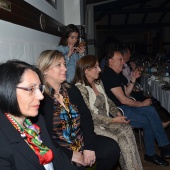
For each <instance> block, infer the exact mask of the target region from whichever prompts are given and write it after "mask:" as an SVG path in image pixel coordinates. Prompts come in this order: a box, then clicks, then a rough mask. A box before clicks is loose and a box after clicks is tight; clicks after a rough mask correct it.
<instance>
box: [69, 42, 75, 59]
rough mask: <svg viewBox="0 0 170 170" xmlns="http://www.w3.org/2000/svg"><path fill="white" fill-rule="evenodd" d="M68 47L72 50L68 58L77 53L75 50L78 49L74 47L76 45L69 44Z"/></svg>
mask: <svg viewBox="0 0 170 170" xmlns="http://www.w3.org/2000/svg"><path fill="white" fill-rule="evenodd" d="M68 46H69V49H70V50H69V52H68V54H67V56H68V57H70V56H71V55H72V54H73V53H74V52H75V50H77V49H76V48H77V47H74V44H68Z"/></svg>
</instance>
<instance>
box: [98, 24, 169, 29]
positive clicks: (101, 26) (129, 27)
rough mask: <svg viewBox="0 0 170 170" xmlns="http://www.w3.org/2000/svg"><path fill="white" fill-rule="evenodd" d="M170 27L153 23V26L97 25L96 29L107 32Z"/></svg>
mask: <svg viewBox="0 0 170 170" xmlns="http://www.w3.org/2000/svg"><path fill="white" fill-rule="evenodd" d="M167 26H170V23H152V24H128V25H125V24H121V25H96V29H106V30H111V29H112V30H115V29H119V30H123V29H144V28H147V29H148V28H149V29H155V28H161V27H167Z"/></svg>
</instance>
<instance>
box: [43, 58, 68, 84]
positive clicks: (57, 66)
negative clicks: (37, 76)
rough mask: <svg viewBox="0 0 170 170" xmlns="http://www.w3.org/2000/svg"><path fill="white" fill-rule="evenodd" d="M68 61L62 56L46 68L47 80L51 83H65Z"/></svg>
mask: <svg viewBox="0 0 170 170" xmlns="http://www.w3.org/2000/svg"><path fill="white" fill-rule="evenodd" d="M66 71H67V69H66V62H65V60H64V58H63V57H62V58H61V59H59V60H56V61H54V62H53V63H52V65H51V66H50V67H49V68H48V69H47V70H45V75H46V81H47V82H49V84H51V85H55V84H56V83H57V84H60V83H63V82H64V81H65V80H66Z"/></svg>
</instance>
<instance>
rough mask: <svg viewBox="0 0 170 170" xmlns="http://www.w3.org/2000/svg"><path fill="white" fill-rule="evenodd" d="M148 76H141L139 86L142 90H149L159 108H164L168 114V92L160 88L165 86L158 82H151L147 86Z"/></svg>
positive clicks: (169, 110)
mask: <svg viewBox="0 0 170 170" xmlns="http://www.w3.org/2000/svg"><path fill="white" fill-rule="evenodd" d="M149 77H150V76H148V75H147V76H142V78H141V86H142V87H143V88H144V90H146V89H147V90H150V91H151V92H152V95H153V97H154V98H155V99H157V100H158V101H159V102H160V104H161V106H162V107H163V108H165V109H166V110H167V111H168V112H170V91H169V90H163V89H162V88H161V86H162V85H163V84H165V83H164V82H161V81H159V80H151V83H150V86H149V85H148V78H149Z"/></svg>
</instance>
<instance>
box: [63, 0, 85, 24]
mask: <svg viewBox="0 0 170 170" xmlns="http://www.w3.org/2000/svg"><path fill="white" fill-rule="evenodd" d="M82 4H83V0H64V15H65V25H68V24H75V25H82V24H83V20H82V19H83V5H82Z"/></svg>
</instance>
